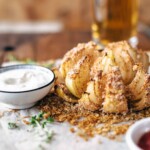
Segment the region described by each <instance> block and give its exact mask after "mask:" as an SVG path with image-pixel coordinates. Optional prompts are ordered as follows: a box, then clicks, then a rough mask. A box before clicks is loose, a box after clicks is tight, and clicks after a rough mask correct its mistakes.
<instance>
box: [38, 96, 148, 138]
mask: <svg viewBox="0 0 150 150" xmlns="http://www.w3.org/2000/svg"><path fill="white" fill-rule="evenodd" d="M38 108H39V109H40V110H41V111H43V112H46V113H47V114H48V115H49V116H51V117H53V118H54V119H55V120H56V121H58V122H64V121H67V122H69V123H70V124H71V125H73V127H72V128H70V131H71V132H73V133H77V135H79V136H80V137H82V138H84V139H85V140H88V139H89V138H91V137H93V136H94V135H97V134H100V135H102V136H105V137H108V138H110V139H115V138H116V137H117V135H121V134H124V133H125V132H126V131H127V129H128V128H129V126H130V125H131V124H133V123H134V122H135V121H137V120H139V119H142V118H146V117H150V108H149V109H145V110H142V111H140V112H130V113H127V114H120V115H119V114H105V113H103V112H101V111H95V112H91V111H87V110H84V109H82V108H81V107H80V106H79V105H78V104H72V103H68V102H66V101H64V100H62V99H61V98H59V97H57V96H56V95H54V94H50V95H48V96H47V97H45V98H44V99H43V100H42V101H41V102H40V103H39V105H38Z"/></svg>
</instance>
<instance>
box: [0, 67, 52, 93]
mask: <svg viewBox="0 0 150 150" xmlns="http://www.w3.org/2000/svg"><path fill="white" fill-rule="evenodd" d="M52 78H53V76H50V75H49V74H47V73H45V72H44V71H43V72H41V71H40V70H36V69H35V70H34V69H14V70H9V71H6V72H3V73H1V74H0V91H10V92H11V91H16V92H17V91H26V90H31V89H35V88H39V87H41V86H44V85H45V84H47V83H48V82H50V81H51V80H52Z"/></svg>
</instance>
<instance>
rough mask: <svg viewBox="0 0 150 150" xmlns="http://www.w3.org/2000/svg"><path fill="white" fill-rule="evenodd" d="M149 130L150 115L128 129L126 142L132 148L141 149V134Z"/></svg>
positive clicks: (133, 149)
mask: <svg viewBox="0 0 150 150" xmlns="http://www.w3.org/2000/svg"><path fill="white" fill-rule="evenodd" d="M148 131H150V117H149V118H145V119H142V120H139V121H137V122H136V123H134V124H133V125H132V126H131V127H130V128H129V129H128V131H127V133H126V142H127V144H128V146H129V148H130V150H141V149H140V148H139V147H138V146H137V143H138V141H139V139H140V138H141V136H142V135H143V134H144V133H146V132H148Z"/></svg>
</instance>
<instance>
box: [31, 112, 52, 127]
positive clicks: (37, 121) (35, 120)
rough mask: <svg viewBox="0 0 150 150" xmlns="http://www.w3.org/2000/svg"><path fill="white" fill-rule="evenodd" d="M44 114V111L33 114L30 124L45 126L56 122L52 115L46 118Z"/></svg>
mask: <svg viewBox="0 0 150 150" xmlns="http://www.w3.org/2000/svg"><path fill="white" fill-rule="evenodd" d="M44 114H45V113H44V112H40V113H39V114H37V115H35V116H32V117H31V119H30V124H31V125H33V127H36V126H41V127H42V128H45V125H46V124H47V123H53V122H54V119H53V118H52V117H48V118H44Z"/></svg>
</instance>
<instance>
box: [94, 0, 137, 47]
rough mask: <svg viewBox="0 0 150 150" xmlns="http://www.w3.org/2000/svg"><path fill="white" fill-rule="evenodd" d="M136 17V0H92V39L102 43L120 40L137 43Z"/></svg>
mask: <svg viewBox="0 0 150 150" xmlns="http://www.w3.org/2000/svg"><path fill="white" fill-rule="evenodd" d="M137 19H138V0H93V24H92V36H93V39H94V40H95V41H99V42H100V43H101V44H104V45H105V44H107V43H108V42H113V41H120V40H129V41H130V42H134V43H133V44H137V43H136V42H137V38H136V33H137V31H136V26H137ZM131 44H132V43H131Z"/></svg>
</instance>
